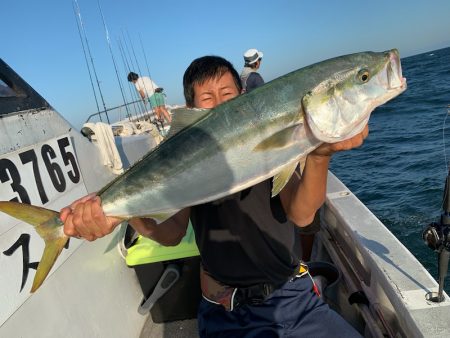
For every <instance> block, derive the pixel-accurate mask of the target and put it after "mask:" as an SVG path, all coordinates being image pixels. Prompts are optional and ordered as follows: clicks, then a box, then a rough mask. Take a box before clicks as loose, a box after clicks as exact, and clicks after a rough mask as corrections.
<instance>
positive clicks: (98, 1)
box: [97, 0, 131, 123]
mask: <svg viewBox="0 0 450 338" xmlns="http://www.w3.org/2000/svg"><path fill="white" fill-rule="evenodd" d="M97 4H98V8H99V10H100V14H101V16H102V21H103V27H104V28H105V34H106V41H107V42H108V48H109V53H110V54H111V59H112V62H113V65H114V70H115V72H116V77H117V81H118V82H119V88H120V93H121V94H122V99H123V103H124V104H125V109H126V111H127V117H128V119H130V116H131V115H130V112H129V111H128V106H127V105H126V100H125V95H124V93H123V87H122V82H121V81H120V77H119V73H118V71H117V65H116V59H115V58H114V53H113V51H112V48H111V41H110V39H109V32H108V27H107V26H106V22H105V16H104V15H103V11H102V7H101V6H100V0H97ZM105 109H106V108H105ZM108 123H109V120H108Z"/></svg>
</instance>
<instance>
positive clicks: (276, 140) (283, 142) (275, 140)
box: [253, 123, 303, 151]
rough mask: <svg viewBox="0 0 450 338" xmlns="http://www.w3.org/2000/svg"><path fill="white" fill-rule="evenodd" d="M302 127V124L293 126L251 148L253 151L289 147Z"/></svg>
mask: <svg viewBox="0 0 450 338" xmlns="http://www.w3.org/2000/svg"><path fill="white" fill-rule="evenodd" d="M302 125H303V124H302V123H298V124H294V125H293V126H290V127H288V128H285V129H283V130H280V131H279V132H276V133H275V134H273V135H271V136H269V137H268V138H266V139H264V140H263V141H262V142H260V143H259V144H258V145H257V146H256V147H255V148H253V151H265V150H271V149H281V148H284V147H287V146H290V145H291V144H292V143H293V142H294V141H295V136H296V135H297V130H298V128H299V127H301V126H302Z"/></svg>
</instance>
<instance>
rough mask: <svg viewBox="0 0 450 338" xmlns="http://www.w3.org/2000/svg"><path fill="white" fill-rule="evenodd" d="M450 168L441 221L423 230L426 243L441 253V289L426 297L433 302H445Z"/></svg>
mask: <svg viewBox="0 0 450 338" xmlns="http://www.w3.org/2000/svg"><path fill="white" fill-rule="evenodd" d="M449 195H450V170H449V173H448V174H447V178H446V180H445V188H444V199H443V203H442V208H443V211H442V214H441V218H440V222H439V223H436V222H433V223H431V224H429V225H428V226H427V227H426V228H425V230H423V232H422V238H423V240H424V241H425V244H426V245H427V246H428V247H429V248H430V249H432V250H434V251H436V252H438V253H439V256H438V274H439V279H438V283H439V290H438V292H437V293H436V292H429V293H428V294H427V295H426V299H427V300H430V301H432V302H437V303H439V302H443V301H444V300H445V297H444V283H445V277H446V276H447V271H448V263H449V260H450V197H449Z"/></svg>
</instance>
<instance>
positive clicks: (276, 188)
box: [272, 162, 297, 197]
mask: <svg viewBox="0 0 450 338" xmlns="http://www.w3.org/2000/svg"><path fill="white" fill-rule="evenodd" d="M295 168H297V162H294V163H289V164H288V165H286V166H284V167H283V169H282V170H281V171H280V172H279V173H278V174H276V175H275V176H274V177H273V184H272V197H274V196H276V195H278V194H279V193H280V191H281V190H282V189H283V188H284V186H285V185H286V184H287V182H289V180H290V178H291V176H292V174H293V173H294V171H295Z"/></svg>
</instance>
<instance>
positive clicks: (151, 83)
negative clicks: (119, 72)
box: [127, 31, 164, 132]
mask: <svg viewBox="0 0 450 338" xmlns="http://www.w3.org/2000/svg"><path fill="white" fill-rule="evenodd" d="M127 36H128V39H129V41H130V45H131V51H132V52H133V55H134V58H135V60H136V65H137V68H138V71H139V74H142V71H141V68H140V67H139V62H138V60H137V56H136V53H135V51H134V47H133V43H132V41H131V38H130V35H129V34H128V31H127ZM148 76H149V78H150V85H151V88H150V89H151V91H152V93H155V89H156V88H154V87H153V80H151V76H150V73H149V74H148ZM142 84H143V85H144V90H145V91H146V93H147V94H148V92H149V91H147V88H145V82H144V81H142ZM148 98H150V97H148ZM148 103H149V105H150V109H151V111H152V112H154V110H155V107H153V105H152V102H151V100H148ZM148 119H149V120H150V122H152V123H153V124H155V125H156V127H157V128H158V131H159V132H161V129H160V126H159V125H158V119H157V118H155V119H154V121H152V116H151V115H148ZM161 127H162V128H163V127H164V125H163V123H162V122H161Z"/></svg>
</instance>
